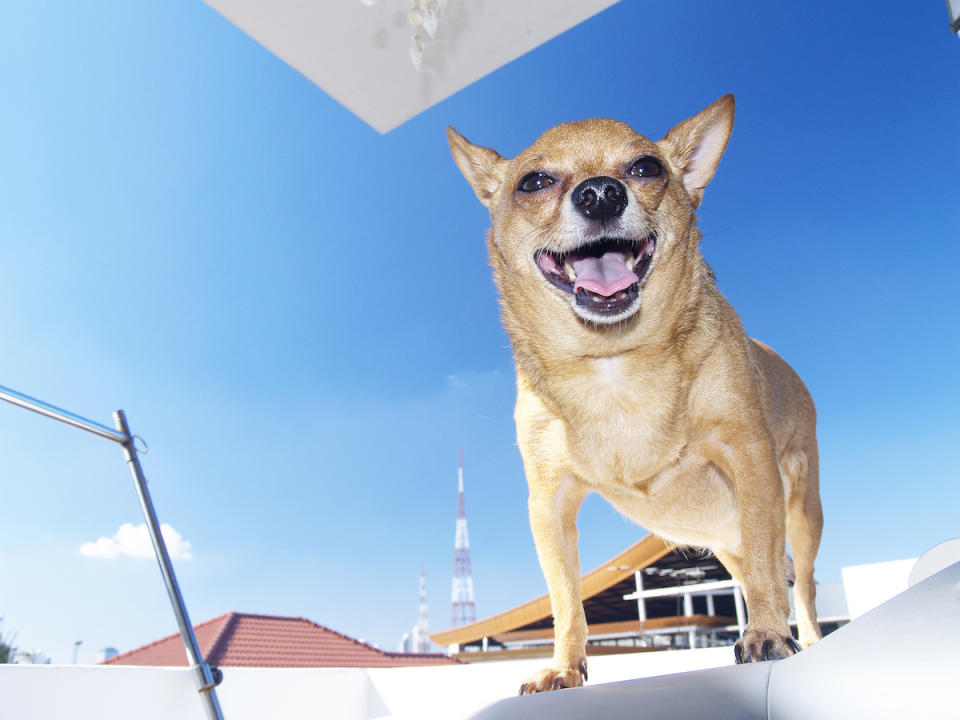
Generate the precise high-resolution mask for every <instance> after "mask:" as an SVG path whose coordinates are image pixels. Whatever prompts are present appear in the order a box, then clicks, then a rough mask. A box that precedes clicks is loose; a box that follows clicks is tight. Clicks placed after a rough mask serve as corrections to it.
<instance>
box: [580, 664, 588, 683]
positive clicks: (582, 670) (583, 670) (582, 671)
mask: <svg viewBox="0 0 960 720" xmlns="http://www.w3.org/2000/svg"><path fill="white" fill-rule="evenodd" d="M580 675H582V676H583V681H584V682H586V681H587V661H586V660H583V661H582V662H581V663H580Z"/></svg>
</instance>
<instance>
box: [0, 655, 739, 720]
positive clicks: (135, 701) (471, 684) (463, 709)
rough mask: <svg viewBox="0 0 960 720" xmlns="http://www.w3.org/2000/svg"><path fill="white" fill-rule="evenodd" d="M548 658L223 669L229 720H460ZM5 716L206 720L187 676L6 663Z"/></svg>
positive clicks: (644, 673)
mask: <svg viewBox="0 0 960 720" xmlns="http://www.w3.org/2000/svg"><path fill="white" fill-rule="evenodd" d="M545 663H546V660H544V659H534V660H514V661H506V662H484V663H476V664H474V665H456V666H442V667H411V668H383V669H374V670H364V669H353V668H349V669H328V668H316V669H311V668H236V667H227V668H223V672H224V680H223V684H222V685H220V687H218V688H217V696H218V698H219V700H220V706H221V708H222V709H223V714H224V717H225V718H226V720H263V719H264V718H332V719H335V720H373V719H374V718H395V719H397V720H413V719H414V718H416V720H431V719H434V718H435V719H436V720H441V719H442V720H457V718H467V717H469V716H470V715H473V714H474V713H475V712H477V711H478V710H480V709H482V708H484V707H486V706H487V705H490V704H492V703H494V702H496V701H498V700H501V699H503V698H505V697H512V696H514V695H515V694H516V693H517V690H518V688H519V687H520V683H521V682H523V681H524V680H525V679H526V678H527V676H528V675H530V674H532V673H533V672H535V671H536V670H538V669H539V668H541V667H543V666H544V665H545ZM589 663H590V678H591V680H592V681H593V682H594V683H601V682H603V683H608V682H616V681H619V680H629V679H633V678H640V677H651V676H654V675H664V674H670V673H677V672H685V671H689V670H700V669H704V668H710V667H719V666H722V665H730V664H732V663H733V650H732V648H730V647H721V648H709V649H702V650H675V651H670V652H654V653H633V654H628V655H604V656H600V657H592V658H590V660H589ZM0 701H2V705H0V706H2V716H3V717H5V718H6V717H9V718H29V719H30V720H61V719H62V718H70V720H112V719H116V720H129V719H130V718H137V720H205V718H206V715H205V713H204V709H203V705H202V703H201V701H200V698H199V697H198V694H197V691H196V689H195V686H194V683H193V676H192V675H191V673H190V671H189V669H188V668H155V667H135V666H82V665H0Z"/></svg>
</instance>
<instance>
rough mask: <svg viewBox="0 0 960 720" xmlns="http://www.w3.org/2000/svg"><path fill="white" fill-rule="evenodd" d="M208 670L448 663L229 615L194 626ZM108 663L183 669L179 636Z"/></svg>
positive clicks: (299, 622)
mask: <svg viewBox="0 0 960 720" xmlns="http://www.w3.org/2000/svg"><path fill="white" fill-rule="evenodd" d="M193 631H194V634H196V636H197V644H198V645H199V646H200V651H201V652H202V653H203V659H204V660H205V661H206V662H207V663H208V664H209V665H210V666H212V667H226V666H248V667H363V668H374V667H401V666H407V665H452V664H456V663H457V662H458V661H457V660H456V659H455V658H451V657H449V656H447V655H443V654H440V653H432V654H415V653H396V652H384V651H383V650H378V649H377V648H375V647H371V646H370V645H366V644H365V643H362V642H360V641H359V640H354V639H353V638H351V637H348V636H346V635H342V634H341V633H338V632H336V631H334V630H331V629H330V628H326V627H324V626H323V625H318V624H317V623H314V622H310V621H309V620H306V619H304V618H291V617H278V616H274V615H251V614H248V613H236V612H231V613H227V614H226V615H221V616H220V617H218V618H214V619H213V620H208V621H207V622H205V623H201V624H199V625H197V626H195V627H194V628H193ZM104 664H107V665H164V666H171V665H186V664H187V655H186V650H185V649H184V646H183V640H182V639H181V638H180V634H179V633H177V634H175V635H169V636H167V637H165V638H163V639H162V640H157V641H156V642H153V643H150V644H149V645H144V646H143V647H140V648H137V649H136V650H131V651H130V652H126V653H123V654H122V655H117V656H116V657H113V658H110V659H109V660H107V661H105V663H104Z"/></svg>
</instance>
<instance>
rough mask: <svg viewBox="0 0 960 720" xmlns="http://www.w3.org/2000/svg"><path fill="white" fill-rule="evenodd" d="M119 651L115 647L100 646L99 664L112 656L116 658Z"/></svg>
mask: <svg viewBox="0 0 960 720" xmlns="http://www.w3.org/2000/svg"><path fill="white" fill-rule="evenodd" d="M117 655H119V653H118V652H117V649H116V648H115V647H105V648H100V651H99V652H98V653H97V664H98V665H99V664H101V663H105V662H106V661H107V660H109V659H110V658H115V657H116V656H117Z"/></svg>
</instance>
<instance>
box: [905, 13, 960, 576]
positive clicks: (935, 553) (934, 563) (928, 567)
mask: <svg viewBox="0 0 960 720" xmlns="http://www.w3.org/2000/svg"><path fill="white" fill-rule="evenodd" d="M958 2H960V0H958ZM956 562H960V538H953V540H946V541H945V542H942V543H940V544H939V545H934V546H933V547H932V548H930V549H929V550H927V551H926V552H925V553H924V554H923V555H921V556H920V559H919V560H917V562H916V564H915V565H914V566H913V568H912V569H911V570H910V576H909V578H908V580H907V582H908V584H909V585H910V587H913V586H914V585H916V584H917V583H918V582H923V581H924V580H926V579H927V578H928V577H930V576H931V575H936V574H937V573H938V572H940V571H941V570H943V569H944V568H946V567H949V566H950V565H953V564H954V563H956Z"/></svg>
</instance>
